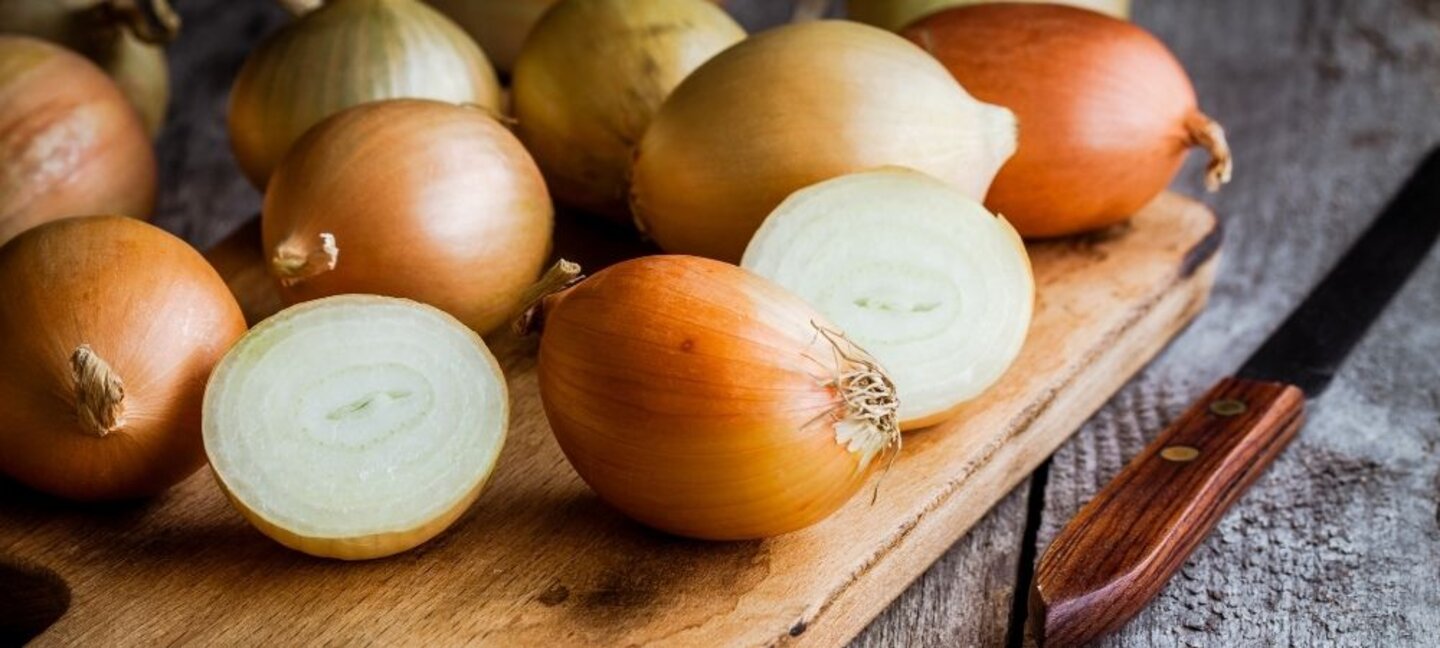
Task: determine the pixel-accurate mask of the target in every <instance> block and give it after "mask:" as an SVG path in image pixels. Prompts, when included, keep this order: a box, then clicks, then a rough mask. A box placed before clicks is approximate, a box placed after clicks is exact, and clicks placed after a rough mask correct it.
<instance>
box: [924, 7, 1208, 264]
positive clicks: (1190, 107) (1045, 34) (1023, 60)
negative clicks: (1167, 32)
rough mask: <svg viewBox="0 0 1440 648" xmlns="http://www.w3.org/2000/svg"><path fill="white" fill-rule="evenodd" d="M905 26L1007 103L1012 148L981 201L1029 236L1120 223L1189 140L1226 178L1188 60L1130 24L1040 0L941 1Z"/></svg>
mask: <svg viewBox="0 0 1440 648" xmlns="http://www.w3.org/2000/svg"><path fill="white" fill-rule="evenodd" d="M903 34H904V35H905V36H906V37H907V38H909V39H911V40H913V41H915V42H916V43H918V44H920V45H921V46H922V47H924V48H925V49H926V50H927V51H929V52H930V53H932V54H934V55H935V57H936V58H938V59H939V60H940V62H941V63H943V64H945V66H946V68H947V69H949V70H950V71H951V73H953V74H954V75H955V78H956V79H958V80H959V81H960V83H961V84H963V85H964V86H965V87H966V88H967V89H969V90H970V91H971V92H973V93H974V94H975V96H976V97H979V98H981V99H983V100H986V101H992V102H995V103H999V104H1001V105H1004V106H1007V107H1009V108H1010V109H1012V110H1014V111H1015V113H1016V115H1017V116H1018V117H1019V119H1020V147H1019V150H1018V151H1017V152H1016V154H1015V156H1014V157H1013V158H1011V159H1010V161H1009V162H1007V163H1006V164H1005V167H1004V168H1002V169H1001V170H1000V174H999V175H998V176H997V177H996V178H995V184H994V185H993V186H992V187H991V188H990V194H989V196H987V198H986V201H985V203H986V206H988V207H989V208H990V209H991V210H992V211H995V212H998V213H1000V214H1004V215H1005V217H1006V218H1008V219H1010V221H1011V222H1012V223H1014V225H1015V227H1016V229H1018V230H1019V231H1020V234H1021V235H1023V236H1025V237H1027V238H1038V237H1053V236H1064V235H1067V234H1074V233H1077V232H1083V231H1087V230H1092V229H1097V228H1101V227H1105V226H1107V225H1112V224H1115V223H1118V222H1121V221H1123V220H1125V219H1127V218H1129V217H1130V216H1132V215H1133V214H1135V212H1137V211H1139V210H1140V208H1141V207H1144V206H1145V205H1146V204H1147V203H1149V202H1150V201H1151V200H1152V199H1154V198H1155V196H1157V195H1158V194H1159V193H1160V192H1161V191H1163V190H1164V189H1165V187H1166V186H1167V185H1169V183H1170V181H1171V179H1173V178H1174V177H1175V174H1176V173H1177V172H1178V171H1179V169H1180V165H1181V163H1182V162H1184V159H1185V155H1186V153H1187V152H1188V150H1189V149H1190V148H1191V147H1193V146H1203V147H1205V148H1207V149H1209V150H1210V155H1211V163H1210V166H1209V168H1208V170H1207V184H1208V185H1209V187H1210V189H1211V190H1212V191H1213V190H1215V189H1217V188H1218V187H1219V186H1220V185H1221V184H1223V183H1224V182H1226V181H1228V180H1229V177H1230V164H1231V162H1230V153H1229V147H1228V145H1227V144H1226V143H1225V141H1224V133H1223V131H1222V130H1221V129H1220V126H1219V124H1216V123H1215V122H1214V121H1213V120H1211V119H1210V118H1209V117H1206V116H1205V115H1204V114H1202V113H1201V112H1200V111H1199V109H1198V107H1197V105H1196V98H1195V90H1194V87H1193V86H1192V85H1191V83H1190V79H1189V77H1188V76H1187V75H1186V74H1185V70H1184V68H1182V67H1181V65H1180V63H1179V61H1177V60H1176V59H1175V57H1174V55H1172V54H1171V53H1170V51H1169V50H1168V49H1166V47H1165V45H1164V44H1162V43H1161V42H1160V41H1159V40H1157V39H1156V38H1155V37H1154V36H1152V35H1150V34H1149V33H1148V32H1146V31H1145V30H1143V29H1141V28H1140V27H1137V26H1135V25H1134V24H1132V23H1129V22H1126V21H1123V20H1118V19H1115V18H1111V17H1108V16H1104V15H1101V14H1098V13H1095V12H1093V11H1086V10H1083V9H1076V8H1073V7H1064V6H1059V5H1041V4H982V5H974V6H968V7H960V8H956V9H949V10H946V11H943V12H941V13H938V14H935V15H933V16H931V17H929V18H926V19H924V20H922V21H920V22H918V23H916V24H914V25H913V26H911V27H909V28H907V29H906V30H905V31H904V32H903Z"/></svg>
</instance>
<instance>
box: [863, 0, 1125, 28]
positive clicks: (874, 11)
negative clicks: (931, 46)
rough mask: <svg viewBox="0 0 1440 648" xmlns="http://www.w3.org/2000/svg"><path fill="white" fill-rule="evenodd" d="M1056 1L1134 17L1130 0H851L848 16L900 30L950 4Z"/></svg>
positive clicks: (953, 5) (1119, 15)
mask: <svg viewBox="0 0 1440 648" xmlns="http://www.w3.org/2000/svg"><path fill="white" fill-rule="evenodd" d="M1000 1H1004V2H1054V3H1055V4H1066V5H1073V6H1076V7H1083V8H1085V9H1091V10H1094V11H1098V12H1101V13H1105V14H1109V15H1111V16H1115V17H1116V18H1129V17H1130V0H849V2H848V3H847V5H846V15H848V16H849V17H850V19H851V20H858V21H860V22H863V23H867V24H871V25H875V26H876V27H880V28H883V29H889V30H891V31H899V30H900V29H901V28H902V27H905V26H906V25H909V24H910V23H912V22H915V21H916V20H918V19H920V18H924V17H925V16H928V15H930V14H933V13H936V12H938V11H940V10H942V9H946V8H948V7H959V6H962V5H971V4H981V3H988V2H1000Z"/></svg>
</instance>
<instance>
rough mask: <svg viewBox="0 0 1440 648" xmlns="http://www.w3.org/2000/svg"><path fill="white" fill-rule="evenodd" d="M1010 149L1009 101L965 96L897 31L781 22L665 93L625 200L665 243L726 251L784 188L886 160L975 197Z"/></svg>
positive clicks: (737, 248)
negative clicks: (1003, 105) (996, 103)
mask: <svg viewBox="0 0 1440 648" xmlns="http://www.w3.org/2000/svg"><path fill="white" fill-rule="evenodd" d="M1014 146H1015V123H1014V118H1013V116H1012V115H1011V114H1010V112H1009V111H1008V110H1005V109H1004V108H1000V107H998V106H991V105H987V104H984V103H981V102H978V101H975V100H974V99H972V98H971V97H970V96H969V95H968V94H966V92H965V90H964V89H963V88H961V87H960V86H959V85H958V84H956V83H955V81H954V79H953V78H951V77H950V75H949V74H948V73H947V72H946V71H945V69H944V68H943V67H941V66H940V65H939V64H938V63H936V61H935V60H934V59H933V58H931V57H929V56H927V55H926V54H925V52H924V51H922V50H920V49H919V48H917V47H914V46H913V45H912V44H910V43H906V42H905V41H904V39H901V38H899V37H897V36H895V35H894V34H891V33H889V32H886V31H883V30H880V29H877V28H874V27H870V26H867V25H861V24H858V23H852V22H846V21H817V22H808V23H802V24H793V25H788V26H785V27H780V28H777V29H773V30H771V31H768V32H765V33H763V34H759V35H757V36H754V37H751V38H749V39H747V40H745V41H743V42H741V43H740V44H739V45H736V46H734V47H732V48H730V49H728V50H726V51H724V52H721V53H720V54H719V55H717V56H716V57H715V58H712V59H710V61H709V62H707V63H705V64H704V65H702V66H700V68H698V69H697V70H695V72H694V73H692V74H691V75H690V76H689V77H687V78H686V79H685V80H684V81H683V82H681V84H680V86H679V87H678V88H676V89H675V91H674V92H673V93H671V95H670V98H669V99H667V100H666V101H665V104H664V105H663V106H661V108H660V112H659V113H657V114H656V116H655V118H654V120H653V121H652V122H651V124H650V128H649V129H648V130H647V131H646V133H645V136H644V138H643V139H642V140H641V143H640V146H639V148H638V152H637V153H636V160H635V165H634V168H633V177H632V186H631V194H630V205H631V210H632V212H633V213H634V214H635V219H636V223H637V224H638V225H640V226H641V228H642V229H643V230H644V231H645V232H646V233H647V234H649V235H650V236H651V237H652V238H654V239H655V241H656V242H657V243H659V244H660V247H661V248H663V249H664V250H666V251H667V252H672V253H683V254H696V255H700V256H707V257H711V258H715V259H720V260H726V261H736V260H739V258H740V255H741V254H742V253H743V252H744V250H745V244H746V243H748V242H749V240H750V236H751V235H753V234H754V233H755V229H756V228H757V227H759V226H760V223H761V222H762V221H763V220H764V219H765V216H766V215H768V214H769V213H770V212H771V211H772V210H773V209H774V208H775V206H776V205H779V204H780V201H782V200H784V199H785V197H786V196H788V195H790V194H791V193H793V192H794V191H795V190H797V189H800V188H802V187H806V186H809V185H811V184H814V183H816V182H820V181H822V180H826V179H829V178H833V177H835V176H839V175H844V174H846V173H853V172H856V171H863V170H866V169H870V168H875V167H878V166H885V165H897V166H906V167H911V168H914V169H917V170H920V171H923V172H926V173H929V174H930V175H933V176H935V177H937V178H940V179H942V180H944V181H946V182H950V183H952V184H954V185H956V186H957V187H959V188H960V189H961V190H962V191H964V192H965V193H966V194H967V195H971V196H973V197H975V198H977V199H979V198H981V197H983V196H984V195H985V192H986V189H987V188H988V187H989V186H990V181H991V179H992V178H993V177H994V174H995V172H996V171H997V170H998V169H999V168H1000V165H1001V164H1002V163H1003V162H1004V161H1005V160H1006V159H1007V158H1008V157H1009V156H1010V154H1011V153H1012V152H1013V150H1014Z"/></svg>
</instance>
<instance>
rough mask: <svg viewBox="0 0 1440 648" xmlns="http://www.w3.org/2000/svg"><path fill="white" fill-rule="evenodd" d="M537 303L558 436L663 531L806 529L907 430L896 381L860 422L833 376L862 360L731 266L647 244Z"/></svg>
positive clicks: (618, 501)
mask: <svg viewBox="0 0 1440 648" xmlns="http://www.w3.org/2000/svg"><path fill="white" fill-rule="evenodd" d="M542 310H543V333H542V337H541V341H540V355H539V373H538V376H539V384H540V396H541V400H542V402H543V403H544V406H545V413H546V416H547V418H548V419H549V421H550V425H551V427H552V429H553V430H554V432H555V437H556V439H557V440H558V441H559V443H560V447H561V449H562V450H564V452H565V455H566V457H568V458H569V459H570V463H571V464H572V465H573V466H574V467H575V470H576V471H577V472H578V473H579V474H580V476H581V477H582V478H584V480H585V481H586V483H588V484H589V485H590V486H591V488H593V489H594V490H595V491H596V492H597V493H598V494H599V495H600V497H601V498H602V499H604V500H605V501H607V502H609V503H610V504H611V505H612V506H614V507H616V508H618V509H619V510H620V511H622V512H624V513H625V514H626V515H629V516H630V517H632V518H634V519H635V520H637V521H639V522H641V523H643V524H646V525H649V526H651V527H654V528H656V529H660V530H662V531H666V532H669V533H673V534H677V535H682V536H687V537H693V538H702V539H711V540H737V539H749V538H764V537H769V536H774V535H779V534H782V533H787V532H790V531H795V530H797V529H801V528H804V527H806V526H809V525H811V524H814V523H815V522H818V521H819V520H821V519H823V518H825V517H826V516H828V515H830V514H831V513H832V512H834V511H835V510H836V509H838V508H839V507H840V506H841V505H842V504H844V503H845V502H846V501H847V500H849V499H850V498H851V496H852V495H854V494H855V493H856V491H857V490H859V489H860V487H861V486H862V485H863V484H864V483H865V480H866V478H867V477H868V476H869V475H870V473H871V472H872V471H874V470H875V468H876V467H877V466H879V465H882V464H884V463H885V462H884V461H883V460H882V459H881V455H883V454H884V453H885V451H886V450H887V449H889V448H891V446H892V444H895V443H898V439H899V432H898V429H897V428H895V427H894V420H893V414H894V410H893V407H894V401H893V390H889V389H888V380H886V381H885V385H886V387H885V389H886V394H887V396H889V397H890V398H889V400H888V406H889V407H890V409H889V410H888V416H889V417H890V418H888V419H886V422H885V423H884V424H881V425H875V426H872V425H868V424H862V423H860V422H859V420H858V419H856V418H854V417H853V416H852V414H853V412H851V411H848V410H846V408H845V401H844V397H843V396H842V394H841V393H840V389H839V388H838V387H837V385H836V383H835V379H836V377H837V375H839V374H840V373H841V372H842V371H848V370H858V369H862V367H861V365H860V364H856V363H853V362H851V361H849V360H845V359H844V358H842V356H841V355H840V352H839V351H837V347H835V346H832V344H831V340H832V339H835V340H836V341H837V342H840V343H842V344H844V343H843V340H838V338H831V337H828V335H831V334H828V333H826V332H825V331H828V330H829V329H828V328H827V327H828V324H826V322H825V321H824V320H823V318H821V317H820V316H819V314H817V313H815V312H814V310H813V309H811V308H810V307H808V306H806V305H805V304H804V302H802V301H801V300H800V299H798V298H796V297H795V296H793V295H790V294H789V293H787V292H785V291H784V290H783V289H780V288H779V287H778V286H775V285H774V284H772V283H770V282H769V281H766V280H764V279H762V278H760V277H758V276H756V275H754V274H751V273H748V272H746V271H744V270H741V269H739V268H737V267H735V266H732V265H729V264H724V263H720V262H716V261H711V260H708V259H702V258H698V257H685V256H652V257H644V258H640V259H636V260H632V261H627V262H624V263H620V264H618V265H615V266H611V267H609V268H607V269H605V270H603V271H601V272H599V273H597V274H596V275H594V276H593V277H590V278H589V279H586V280H584V281H582V282H581V283H579V284H578V285H576V286H575V287H573V288H571V289H569V290H568V291H566V292H563V293H560V294H558V295H555V296H552V297H550V298H548V299H547V300H546V301H545V302H544V304H543V305H542ZM845 348H846V349H847V352H848V353H852V354H855V355H852V356H851V357H862V356H863V352H860V351H858V350H856V349H854V348H853V347H849V346H848V345H845ZM863 369H864V370H866V371H872V372H873V375H874V376H877V377H879V376H883V372H881V371H880V370H879V369H878V368H876V367H874V366H873V365H868V366H866V367H864V368H863ZM850 425H859V426H861V427H859V428H856V429H862V430H864V433H863V434H861V435H857V438H861V439H863V440H860V441H857V442H856V445H855V449H854V450H852V449H851V448H849V447H847V446H846V445H843V444H842V443H841V442H840V441H838V440H837V437H836V429H837V426H850ZM845 429H849V428H848V427H846V428H845Z"/></svg>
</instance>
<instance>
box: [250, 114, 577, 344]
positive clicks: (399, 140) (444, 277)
mask: <svg viewBox="0 0 1440 648" xmlns="http://www.w3.org/2000/svg"><path fill="white" fill-rule="evenodd" d="M553 224H554V213H553V208H552V207H551V203H550V198H549V195H548V194H547V193H546V190H545V181H544V179H543V178H542V177H541V175H540V170H539V169H538V168H537V167H536V166H535V162H534V160H532V159H531V158H530V155H529V154H528V153H526V151H525V148H524V147H523V146H522V145H521V144H520V142H519V140H517V139H515V136H514V135H512V134H511V133H510V131H508V130H506V129H505V127H504V126H503V125H501V124H500V122H498V121H496V120H495V119H494V118H492V117H490V116H489V115H488V114H487V113H486V112H484V111H482V110H477V109H474V108H465V107H460V106H453V105H449V104H443V103H440V102H435V101H422V100H409V99H407V100H392V101H383V102H374V103H370V104H366V105H362V106H358V107H355V108H351V109H350V110H347V111H345V112H343V113H341V114H339V115H336V116H334V117H332V118H331V119H329V120H326V121H325V122H324V123H322V124H320V125H319V126H317V127H315V128H314V129H312V130H311V131H309V132H308V133H306V134H305V136H304V137H303V138H301V140H300V141H299V142H297V143H296V144H295V147H294V149H293V150H292V151H291V153H290V154H289V155H288V156H286V158H285V161H284V162H283V163H282V164H281V165H280V168H279V169H278V170H277V171H276V173H275V176H274V178H273V179H272V180H271V183H270V187H269V189H268V190H267V191H266V192H265V203H264V208H263V212H262V220H261V229H262V237H263V239H264V244H265V250H266V258H267V259H268V260H269V262H270V268H271V273H272V274H273V275H274V276H275V277H276V278H277V280H278V281H279V282H280V293H281V297H282V298H283V299H284V300H285V301H286V302H287V303H292V304H293V303H296V302H300V301H305V300H309V299H315V298H318V297H326V296H330V295H338V294H343V293H357V292H358V293H371V294H377V295H388V296H392V297H404V298H408V299H414V300H416V301H420V302H423V303H426V304H430V305H432V306H435V307H438V308H440V309H441V310H444V311H446V312H448V313H450V314H451V315H454V316H455V317H457V318H459V319H460V321H462V322H465V324H466V325H467V326H469V327H471V328H473V329H475V330H476V331H479V332H480V333H481V334H485V333H488V332H490V331H492V330H494V329H495V328H496V327H498V326H499V325H501V324H503V323H505V322H506V321H507V320H508V319H509V318H510V317H512V316H513V315H514V314H515V311H516V309H517V308H518V307H519V305H520V300H521V297H522V295H523V294H524V292H525V289H526V288H527V287H529V285H530V284H531V283H532V282H533V281H534V280H535V277H536V276H537V275H538V274H539V273H540V269H541V268H542V267H543V266H544V263H545V260H546V258H547V257H548V255H549V247H550V236H551V231H552V229H553ZM327 241H328V243H327ZM327 248H329V249H331V250H333V253H334V254H333V256H331V260H330V262H329V263H328V265H330V266H333V267H332V268H329V269H327V268H325V265H327V264H319V265H313V264H310V262H311V261H316V260H317V259H322V258H323V257H324V256H325V254H326V250H327ZM317 263H318V262H317Z"/></svg>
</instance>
